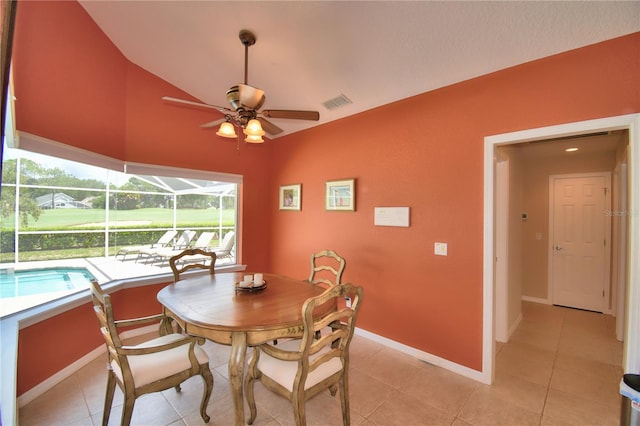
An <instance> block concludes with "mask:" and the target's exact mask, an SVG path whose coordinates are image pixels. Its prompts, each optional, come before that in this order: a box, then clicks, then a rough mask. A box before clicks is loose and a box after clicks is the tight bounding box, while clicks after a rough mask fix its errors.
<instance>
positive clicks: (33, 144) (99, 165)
mask: <svg viewBox="0 0 640 426" xmlns="http://www.w3.org/2000/svg"><path fill="white" fill-rule="evenodd" d="M20 137H21V139H20V140H21V144H22V142H24V144H23V145H27V146H29V147H30V148H31V149H33V150H37V151H38V152H34V151H33V150H25V149H17V148H11V147H7V146H5V147H4V156H3V157H4V158H3V164H2V192H1V193H0V209H1V215H0V269H2V270H6V269H7V268H8V267H11V268H14V267H15V268H18V266H24V265H25V263H26V262H35V261H56V266H65V265H64V264H65V262H66V261H68V260H70V259H90V263H91V264H92V265H93V266H96V265H99V267H100V268H101V269H104V270H101V271H100V272H103V273H104V274H105V276H106V277H107V279H108V278H111V279H115V276H113V277H110V276H109V271H108V265H109V264H112V267H113V268H116V269H118V276H117V278H123V276H122V274H123V272H122V271H123V270H127V269H128V270H130V271H131V272H130V274H131V276H141V275H153V274H158V273H163V272H168V265H167V263H166V258H165V259H164V260H165V262H164V263H162V262H156V261H154V259H153V258H151V259H145V261H144V262H142V261H140V262H138V259H136V258H135V257H133V258H132V257H129V258H126V259H122V258H120V259H115V257H114V256H115V254H116V253H117V252H118V251H119V250H120V249H121V248H122V247H124V246H133V245H149V244H152V243H154V242H157V241H158V239H159V238H160V237H161V236H162V235H163V234H165V232H166V231H167V230H175V231H177V232H178V235H179V234H180V233H181V232H182V231H184V230H193V231H196V238H197V235H200V234H201V233H202V232H213V233H214V237H213V239H212V240H211V241H210V243H209V248H215V247H218V245H219V243H220V242H221V241H222V239H223V237H224V236H225V235H226V234H227V233H229V232H234V233H236V224H237V222H238V221H237V211H238V209H237V194H238V184H240V183H241V182H242V177H241V176H238V175H226V174H219V173H212V172H205V171H197V170H186V169H177V168H171V167H160V166H154V165H146V164H132V163H128V164H125V163H122V162H118V161H116V160H113V159H108V158H104V157H101V156H98V155H96V154H93V153H89V152H86V151H81V150H78V149H75V148H71V147H65V146H64V145H61V144H57V143H55V142H51V141H46V140H42V139H41V138H38V137H35V136H31V135H28V134H24V133H23V134H21V135H20ZM43 152H45V153H47V154H50V153H54V154H56V155H45V154H43ZM69 158H71V159H69ZM118 169H119V170H118ZM194 240H195V239H194ZM220 263H221V264H225V263H226V264H235V263H236V257H235V250H234V251H233V252H232V253H231V256H230V257H227V258H225V259H221V260H220ZM216 265H218V263H217V264H216ZM0 272H2V271H0Z"/></svg>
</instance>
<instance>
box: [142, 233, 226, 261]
mask: <svg viewBox="0 0 640 426" xmlns="http://www.w3.org/2000/svg"><path fill="white" fill-rule="evenodd" d="M215 235H216V233H215V232H203V233H202V234H200V236H199V237H198V239H197V240H196V242H195V243H193V245H192V246H190V247H188V248H190V249H201V250H208V249H209V243H210V242H211V240H212V239H213V237H214V236H215ZM181 250H184V248H182V249H179V248H178V249H173V248H160V249H158V250H155V251H154V254H153V259H152V262H153V263H155V262H161V263H164V262H168V261H169V259H170V258H172V257H173V256H175V255H177V254H178V253H180V251H181ZM209 259H210V256H190V257H189V262H192V263H193V262H204V261H206V260H209Z"/></svg>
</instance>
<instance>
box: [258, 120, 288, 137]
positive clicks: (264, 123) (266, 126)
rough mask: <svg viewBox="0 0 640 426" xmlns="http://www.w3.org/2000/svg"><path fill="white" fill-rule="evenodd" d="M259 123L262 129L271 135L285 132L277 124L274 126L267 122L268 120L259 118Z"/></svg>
mask: <svg viewBox="0 0 640 426" xmlns="http://www.w3.org/2000/svg"><path fill="white" fill-rule="evenodd" d="M258 121H259V122H260V124H261V125H262V129H263V130H264V131H265V132H267V133H269V134H270V135H274V136H275V135H277V134H279V133H282V132H283V131H284V130H282V129H281V128H280V127H278V126H276V125H275V124H273V123H272V122H270V121H269V120H267V119H266V118H262V117H258Z"/></svg>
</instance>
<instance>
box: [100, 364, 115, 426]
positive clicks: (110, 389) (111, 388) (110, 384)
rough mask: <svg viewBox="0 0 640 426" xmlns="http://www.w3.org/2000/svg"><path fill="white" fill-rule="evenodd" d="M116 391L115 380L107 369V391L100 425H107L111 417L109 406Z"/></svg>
mask: <svg viewBox="0 0 640 426" xmlns="http://www.w3.org/2000/svg"><path fill="white" fill-rule="evenodd" d="M115 391H116V380H115V378H114V377H113V372H112V371H111V369H110V368H109V371H108V375H107V391H106V393H105V395H104V411H103V412H102V425H103V426H106V425H107V424H108V423H109V416H110V415H111V404H112V403H113V394H114V392H115Z"/></svg>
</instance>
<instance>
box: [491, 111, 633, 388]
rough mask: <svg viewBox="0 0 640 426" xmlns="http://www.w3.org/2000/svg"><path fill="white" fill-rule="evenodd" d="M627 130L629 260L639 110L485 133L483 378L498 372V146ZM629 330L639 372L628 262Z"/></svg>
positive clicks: (626, 359) (626, 354)
mask: <svg viewBox="0 0 640 426" xmlns="http://www.w3.org/2000/svg"><path fill="white" fill-rule="evenodd" d="M624 129H626V130H628V132H629V157H628V169H627V173H628V177H629V179H628V182H629V186H628V194H629V198H628V206H629V210H628V212H629V215H628V218H629V223H628V228H627V238H628V248H629V251H628V259H637V258H638V255H640V197H638V196H637V195H636V194H638V193H639V191H640V114H627V115H621V116H614V117H607V118H600V119H594V120H586V121H580V122H574V123H567V124H559V125H554V126H547V127H540V128H535V129H529V130H522V131H516V132H510V133H503V134H498V135H491V136H486V137H485V138H484V209H483V214H484V220H483V222H484V225H483V321H482V324H483V325H482V373H481V381H482V382H483V383H493V380H494V373H495V340H494V325H495V324H494V323H495V317H494V315H495V307H494V297H495V271H494V266H495V265H494V259H495V240H494V238H495V235H494V223H493V217H494V216H493V215H494V202H495V200H494V178H495V176H494V174H495V170H494V169H495V149H496V148H497V147H498V146H500V145H512V144H518V143H524V142H529V141H535V140H542V139H551V138H557V137H564V136H574V135H580V134H584V133H591V132H600V131H610V130H624ZM627 284H628V291H627V301H626V306H627V309H626V314H627V318H626V324H627V325H626V329H625V333H624V334H625V338H624V348H623V364H622V366H623V369H624V371H625V372H638V371H640V357H638V356H635V354H638V353H640V333H637V331H639V330H640V265H638V264H637V262H627Z"/></svg>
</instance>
